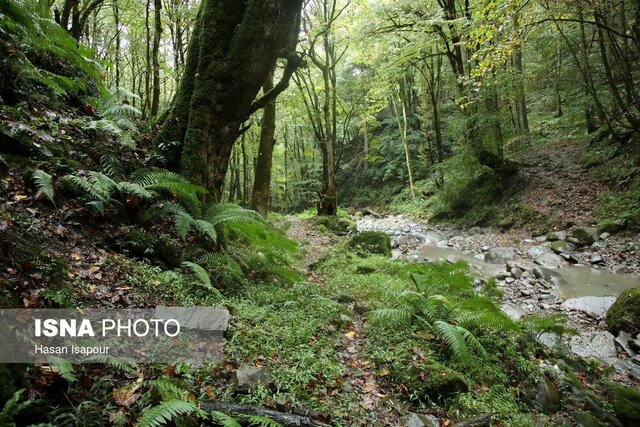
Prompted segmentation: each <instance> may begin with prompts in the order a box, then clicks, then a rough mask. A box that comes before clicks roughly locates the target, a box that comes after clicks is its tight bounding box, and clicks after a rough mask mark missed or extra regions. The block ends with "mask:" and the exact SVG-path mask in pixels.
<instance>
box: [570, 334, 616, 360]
mask: <svg viewBox="0 0 640 427" xmlns="http://www.w3.org/2000/svg"><path fill="white" fill-rule="evenodd" d="M569 351H571V353H573V354H575V355H576V356H578V357H581V358H583V359H589V358H593V359H597V360H599V361H601V362H604V363H606V364H607V365H613V364H614V363H615V362H616V361H617V360H618V352H617V351H616V346H615V337H614V336H613V335H611V334H610V333H609V332H607V331H596V332H584V333H582V334H580V335H576V336H573V337H571V339H570V340H569Z"/></svg>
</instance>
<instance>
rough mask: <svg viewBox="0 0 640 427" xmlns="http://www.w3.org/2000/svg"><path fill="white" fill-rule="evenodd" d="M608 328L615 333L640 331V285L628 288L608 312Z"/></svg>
mask: <svg viewBox="0 0 640 427" xmlns="http://www.w3.org/2000/svg"><path fill="white" fill-rule="evenodd" d="M606 322H607V328H608V329H609V330H610V331H611V332H612V333H614V334H617V333H618V332H619V331H621V330H622V331H625V332H628V333H630V334H631V335H635V334H637V333H640V287H637V288H632V289H627V290H626V291H624V292H623V293H622V294H620V296H619V297H618V299H617V300H616V302H615V303H614V304H613V305H612V306H611V308H610V309H609V311H608V312H607V317H606Z"/></svg>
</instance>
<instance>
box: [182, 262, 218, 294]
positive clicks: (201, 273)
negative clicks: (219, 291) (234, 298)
mask: <svg viewBox="0 0 640 427" xmlns="http://www.w3.org/2000/svg"><path fill="white" fill-rule="evenodd" d="M182 266H183V267H186V268H188V269H189V270H191V272H192V273H193V274H194V275H195V276H196V278H197V279H198V280H199V281H200V284H202V285H204V286H205V287H206V288H209V289H215V288H214V287H213V284H212V283H211V278H210V277H209V273H207V270H205V269H204V268H202V266H200V265H198V264H196V263H195V262H191V261H184V262H183V263H182Z"/></svg>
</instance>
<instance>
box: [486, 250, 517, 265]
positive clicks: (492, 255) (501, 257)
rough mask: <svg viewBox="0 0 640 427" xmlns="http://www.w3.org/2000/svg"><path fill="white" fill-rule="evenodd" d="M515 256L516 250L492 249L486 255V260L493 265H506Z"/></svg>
mask: <svg viewBox="0 0 640 427" xmlns="http://www.w3.org/2000/svg"><path fill="white" fill-rule="evenodd" d="M515 256H516V250H515V249H514V248H491V249H489V250H488V251H487V252H486V253H485V254H484V260H485V261H486V262H488V263H491V264H504V263H505V262H506V261H509V260H512V259H513V258H515Z"/></svg>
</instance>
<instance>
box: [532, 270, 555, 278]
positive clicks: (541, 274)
mask: <svg viewBox="0 0 640 427" xmlns="http://www.w3.org/2000/svg"><path fill="white" fill-rule="evenodd" d="M531 271H532V272H533V275H534V277H535V278H536V279H539V280H547V281H550V280H551V279H552V278H553V277H554V276H555V274H553V272H551V271H549V270H547V269H545V268H542V267H533V270H531Z"/></svg>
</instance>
